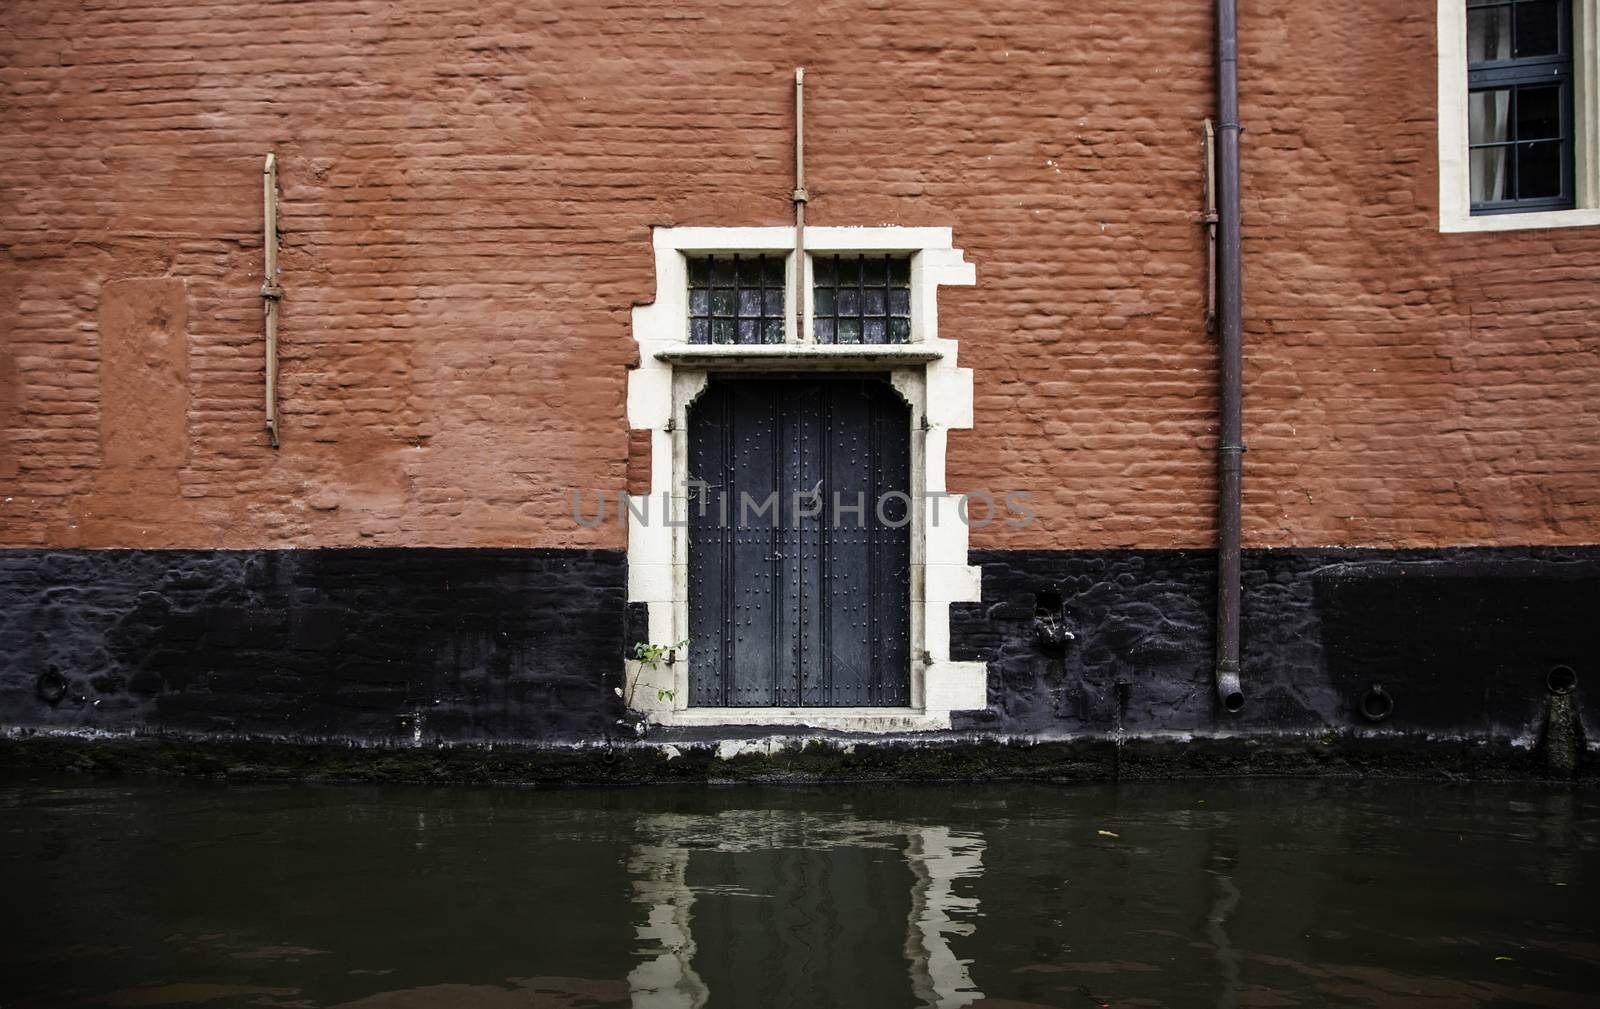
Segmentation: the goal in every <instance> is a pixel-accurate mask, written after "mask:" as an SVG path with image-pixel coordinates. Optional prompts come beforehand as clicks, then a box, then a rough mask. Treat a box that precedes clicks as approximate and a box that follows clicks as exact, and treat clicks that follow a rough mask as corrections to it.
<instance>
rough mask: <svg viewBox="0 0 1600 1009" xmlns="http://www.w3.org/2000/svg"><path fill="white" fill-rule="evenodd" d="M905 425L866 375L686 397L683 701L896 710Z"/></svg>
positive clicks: (733, 387) (740, 386) (906, 689)
mask: <svg viewBox="0 0 1600 1009" xmlns="http://www.w3.org/2000/svg"><path fill="white" fill-rule="evenodd" d="M910 426H911V425H910V413H909V410H908V409H907V407H906V405H905V403H904V401H902V400H901V399H900V397H899V396H898V395H897V394H896V393H895V391H894V390H893V389H892V388H891V387H890V386H889V384H888V382H886V381H884V380H882V379H879V378H765V377H763V378H737V379H735V378H727V379H713V380H712V381H711V384H710V386H709V387H708V388H707V389H706V391H705V392H704V393H703V394H702V395H701V396H700V398H699V399H698V400H696V402H695V403H694V405H693V406H692V407H691V409H690V412H689V472H690V478H691V480H692V481H698V482H699V483H700V484H703V489H701V490H699V491H698V492H697V493H696V496H695V500H694V501H692V502H691V504H690V507H689V572H688V583H689V584H688V588H689V637H690V643H689V656H690V677H689V684H690V691H689V703H690V704H691V705H695V706H728V707H794V706H807V707H811V706H815V707H826V706H854V705H873V706H898V705H906V704H909V703H910V702H911V689H910V674H911V669H910V667H911V619H910V594H911V593H910V573H911V524H910V521H909V518H910V509H909V499H908V498H907V497H906V496H905V495H906V492H907V491H908V490H909V487H910V482H911V451H910V438H911V431H910ZM797 494H798V495H799V496H800V497H799V500H798V501H797V500H796V495H797ZM836 501H837V502H838V504H839V505H840V507H838V508H837V509H836V508H835V502H836ZM858 504H859V505H860V510H859V511H857V510H854V509H855V508H856V506H857V505H858ZM797 505H798V507H797Z"/></svg>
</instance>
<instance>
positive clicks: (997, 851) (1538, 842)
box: [0, 780, 1600, 1009]
mask: <svg viewBox="0 0 1600 1009" xmlns="http://www.w3.org/2000/svg"><path fill="white" fill-rule="evenodd" d="M1597 879H1600V799H1597V797H1596V794H1595V793H1594V792H1591V791H1584V790H1572V789H1542V788H1539V787H1536V786H1532V785H1519V786H1514V787H1499V786H1472V787H1456V786H1442V785H1424V784H1410V785H1408V784H1397V783H1384V784H1383V785H1381V786H1378V785H1359V784H1356V785H1342V784H1327V783H1323V784H1318V783H1306V782H1259V781H1258V782H1249V783H1242V784H1219V783H1215V782H1208V783H1203V784H1202V783H1183V784H1160V785H1158V784H1146V785H1123V786H1120V787H1109V786H1108V787H1076V788H1063V787H1028V786H964V787H956V786H948V787H946V786H940V787H924V788H912V787H897V788H872V789H865V788H863V789H850V788H833V789H795V790H781V789H760V788H748V789H715V788H689V789H676V788H659V789H640V790H632V791H623V790H619V791H597V792H581V791H572V792H557V791H549V792H546V791H539V792H522V791H491V790H472V789H452V790H434V789H422V788H326V787H325V788H317V787H303V786H302V787H294V786H272V787H268V786H248V787H245V786H213V785H198V784H194V783H172V782H142V781H141V782H127V783H123V782H116V783H111V784H107V783H105V782H93V781H82V780H78V781H68V782H62V781H54V780H49V781H46V780H23V781H13V782H10V783H9V784H5V785H0V893H3V894H4V895H5V903H4V905H3V907H4V909H5V910H6V911H7V912H8V913H7V914H5V915H0V1002H3V1004H4V1009H41V1007H51V1009H53V1007H58V1006H94V1005H114V1006H185V1007H199V1009H231V1007H233V1006H248V1007H252V1009H257V1007H259V1009H530V1007H537V1009H635V1007H651V1009H655V1007H665V1009H680V1007H682V1009H690V1007H696V1009H724V1007H728V1009H745V1007H749V1006H763V1007H766V1006H773V1007H778V1006H794V1007H796V1009H825V1007H829V1006H846V1007H856V1006H871V1007H873V1009H880V1007H881V1009H914V1007H927V1009H965V1007H971V1009H1024V1007H1055V1009H1089V1007H1096V1006H1108V1005H1109V1006H1116V1007H1119V1009H1120V1007H1128V1006H1174V1007H1177V1006H1182V1007H1190V1006H1225V1007H1235V1006H1252V1007H1268V1006H1270V1007H1284V1009H1325V1007H1328V1006H1332V1005H1347V1006H1369V1007H1396V1009H1399V1007H1407V1009H1409V1007H1410V1006H1413V1005H1416V1004H1419V1002H1422V1001H1427V1002H1429V1003H1430V1004H1438V1005H1449V1006H1451V1007H1456V1006H1463V1007H1470V1006H1483V1007H1490V1006H1493V1007H1495V1009H1502V1007H1511V1006H1540V1007H1551V1009H1561V1007H1585V1009H1587V1007H1588V1006H1591V1005H1593V1002H1594V1000H1593V996H1592V993H1591V989H1592V987H1593V978H1594V977H1595V976H1600V930H1597V928H1596V925H1595V918H1594V915H1593V913H1592V903H1593V892H1594V891H1595V887H1596V881H1597Z"/></svg>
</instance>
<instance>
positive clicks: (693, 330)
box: [689, 319, 711, 343]
mask: <svg viewBox="0 0 1600 1009" xmlns="http://www.w3.org/2000/svg"><path fill="white" fill-rule="evenodd" d="M710 340H711V320H710V319H690V320H689V342H690V343H708V342H710Z"/></svg>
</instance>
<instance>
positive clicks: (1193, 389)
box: [0, 0, 1600, 547]
mask: <svg viewBox="0 0 1600 1009" xmlns="http://www.w3.org/2000/svg"><path fill="white" fill-rule="evenodd" d="M1242 6H1243V11H1242V25H1241V32H1242V49H1241V70H1242V85H1241V89H1242V94H1241V98H1242V103H1243V119H1244V121H1245V124H1246V127H1247V132H1246V133H1245V135H1244V142H1243V149H1244V185H1245V193H1246V198H1245V220H1244V232H1245V271H1246V273H1245V321H1246V373H1245V379H1246V397H1247V398H1246V405H1245V422H1246V438H1247V441H1248V443H1249V446H1250V453H1249V454H1248V455H1247V456H1246V459H1245V477H1246V484H1245V486H1246V491H1245V496H1246V510H1245V520H1246V536H1247V543H1248V544H1250V545H1289V544H1298V545H1329V544H1384V545H1423V544H1443V543H1578V542H1596V541H1600V313H1597V311H1596V301H1597V298H1596V294H1595V292H1596V291H1600V229H1571V230H1563V231H1544V232H1520V233H1510V234H1499V235H1464V236H1441V235H1439V234H1438V231H1437V222H1436V209H1437V190H1438V182H1437V171H1436V152H1435V130H1436V123H1435V113H1434V90H1435V72H1434V42H1433V38H1434V16H1435V15H1434V10H1435V8H1434V4H1433V2H1432V0H1404V2H1396V0H1363V2H1359V3H1348V4H1305V3H1297V2H1291V0H1249V2H1246V3H1244V4H1243V5H1242ZM800 64H804V65H805V66H807V67H808V76H807V95H808V124H807V125H808V137H807V139H808V151H807V153H808V170H809V174H810V178H809V179H808V182H809V183H810V188H811V192H812V195H813V200H814V202H813V203H812V205H811V214H812V219H813V220H814V221H815V222H816V223H819V224H868V225H876V224H905V225H926V224H938V225H950V226H952V227H953V228H954V229H955V235H956V244H957V245H959V246H961V247H963V248H964V249H965V250H966V253H967V258H968V259H969V260H970V261H972V262H974V263H975V264H976V266H977V269H978V286H977V287H975V288H970V289H951V290H946V291H945V292H944V294H943V296H942V308H941V313H942V314H941V326H942V332H943V333H944V334H945V335H949V336H954V337H957V338H959V339H961V341H962V349H961V355H962V362H963V363H964V364H966V365H969V366H971V367H973V368H975V369H977V404H976V407H977V408H976V420H977V427H976V428H975V430H973V431H971V432H963V433H958V434H956V435H955V436H953V438H952V452H951V467H952V474H951V486H952V487H953V488H956V489H962V488H973V487H984V488H989V489H991V490H995V491H1000V490H1010V489H1026V490H1032V491H1033V492H1034V495H1035V504H1036V505H1037V507H1038V510H1039V522H1038V523H1037V524H1036V525H1035V526H1034V527H1033V528H1031V529H1029V530H1024V531H1007V530H1004V529H1000V528H991V529H985V530H978V531H975V533H974V543H975V545H979V546H990V547H1012V546H1014V547H1050V546H1056V547H1108V546H1119V545H1138V546H1145V547H1161V546H1202V545H1207V544H1209V543H1210V538H1211V532H1210V531H1211V526H1212V512H1213V507H1214V502H1213V481H1212V469H1213V465H1214V464H1213V453H1212V450H1213V447H1214V420H1213V416H1214V410H1215V396H1214V383H1215V373H1214V368H1213V363H1212V362H1213V358H1214V351H1213V347H1212V343H1211V340H1210V338H1208V337H1207V336H1206V334H1205V332H1204V329H1203V326H1202V313H1203V290H1202V285H1203V275H1204V272H1203V258H1202V257H1203V245H1202V242H1201V236H1200V229H1199V227H1198V224H1197V221H1198V197H1199V183H1200V173H1199V165H1198V160H1197V158H1198V130H1199V123H1200V120H1201V119H1202V118H1203V117H1204V116H1205V115H1207V114H1208V112H1209V110H1210V108H1211V104H1212V94H1211V86H1212V85H1211V15H1210V4H1209V3H1207V2H1203V0H1182V2H1178V0H1174V2H1170V3H1167V4H1163V5H1154V4H1128V3H1122V2H1112V0H1085V2H1083V3H1077V4H1070V5H1069V4H1047V3H1040V2H1013V3H1006V4H982V5H980V4H972V3H958V2H953V0H925V2H898V3H894V4H873V5H861V4H837V3H824V4H783V5H779V4H761V3H724V4H706V3H681V4H656V3H650V2H639V0H630V2H628V3H625V4H623V3H618V4H599V3H567V4H543V3H537V2H516V3H512V2H498V3H496V2H484V0H430V2H427V3H422V2H398V3H361V2H350V0H337V2H336V0H308V2H304V3H294V4H225V3H214V4H209V5H208V4H204V3H188V2H186V3H154V2H151V3H142V4H133V3H110V2H105V3H99V4H95V5H86V4H83V3H81V2H76V0H74V2H70V3H69V2H28V0H18V2H14V3H10V4H7V5H5V7H4V9H3V10H0V67H4V69H0V154H3V159H4V161H3V168H4V170H3V171H0V332H3V334H4V344H3V349H0V481H3V487H4V500H3V502H0V523H3V525H0V542H3V543H4V544H8V545H33V544H40V545H45V544H48V545H63V546H71V545H130V546H177V545H184V546H272V545H291V544H294V545H314V544H435V545H483V544H504V545H533V546H610V547H618V546H621V545H622V543H623V537H622V535H621V533H620V531H619V530H618V529H617V528H616V526H615V525H614V524H608V525H607V526H606V527H604V528H602V529H599V530H586V529H582V528H580V527H578V526H577V525H575V523H573V522H572V520H571V518H570V501H569V494H570V489H571V488H573V487H574V486H578V487H585V488H609V489H612V490H618V489H622V488H623V487H624V486H625V485H626V483H627V481H628V477H629V472H630V471H629V462H628V458H629V447H630V444H633V445H634V448H635V450H636V451H637V450H638V449H639V448H640V447H642V443H640V442H639V441H638V440H637V439H635V440H633V441H632V442H630V438H629V436H628V434H627V432H626V430H625V423H624V420H623V410H624V405H623V398H624V390H625V373H626V369H627V367H628V365H629V364H630V362H632V361H633V359H634V344H633V341H632V339H631V336H630V330H629V307H630V305H631V304H633V303H635V302H637V301H640V300H643V299H646V298H648V297H650V296H651V292H652V290H653V285H654V280H653V276H652V267H651V256H650V248H649V227H650V226H651V225H670V224H707V225H740V224H781V223H784V222H786V221H787V220H788V219H789V213H790V211H789V205H788V203H787V202H786V199H785V196H786V194H787V191H788V188H789V185H790V179H789V170H790V169H789V159H790V156H791V155H790V143H791V139H790V136H791V135H790V130H791V125H790V117H789V102H790V77H789V73H790V70H791V68H792V67H793V66H795V65H800ZM268 150H275V151H276V152H277V153H278V156H279V160H280V164H281V177H282V183H283V198H282V210H281V225H282V228H283V232H284V239H283V241H284V247H283V277H282V282H283V285H284V287H285V289H286V291H287V296H286V298H285V300H284V303H283V324H282V333H283V336H282V342H283V353H282V373H281V380H282V386H283V388H282V414H283V447H282V449H280V450H278V451H276V452H274V451H273V450H271V449H269V448H267V447H266V443H265V437H264V434H263V431H262V422H261V402H260V400H261V360H260V358H261V352H260V351H261V347H260V345H261V299H260V297H259V293H258V292H259V287H260V283H261V278H260V275H259V271H260V263H261V248H260V220H259V219H260V213H261V205H260V167H261V160H262V157H263V155H264V154H265V153H266V152H267V151H268ZM185 342H186V344H187V354H186V355H184V354H178V355H176V356H174V354H173V353H172V351H173V349H174V347H179V348H181V347H182V346H183V345H184V343H185ZM108 365H113V367H107V366H108ZM141 387H143V388H146V389H148V395H146V396H142V397H141V396H139V395H130V394H129V391H130V389H131V390H133V391H134V392H135V393H136V392H137V390H138V389H139V388H141ZM634 462H635V465H634V468H633V471H632V472H633V476H634V478H635V479H636V480H637V478H638V477H639V476H640V475H641V470H640V467H639V460H637V459H636V460H635V461H634Z"/></svg>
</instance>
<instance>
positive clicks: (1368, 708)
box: [1361, 683, 1394, 722]
mask: <svg viewBox="0 0 1600 1009" xmlns="http://www.w3.org/2000/svg"><path fill="white" fill-rule="evenodd" d="M1393 713H1394V698H1393V697H1390V696H1389V692H1388V691H1387V690H1385V689H1383V686H1382V685H1381V684H1377V683H1374V684H1373V685H1372V686H1371V687H1369V688H1368V689H1367V692H1366V693H1365V694H1362V695H1361V717H1362V718H1365V719H1366V720H1367V721H1369V722H1381V721H1383V720H1384V719H1385V718H1388V717H1389V716H1390V715H1391V714H1393Z"/></svg>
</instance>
